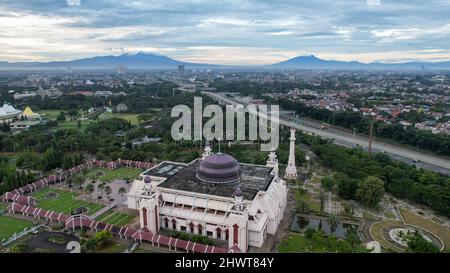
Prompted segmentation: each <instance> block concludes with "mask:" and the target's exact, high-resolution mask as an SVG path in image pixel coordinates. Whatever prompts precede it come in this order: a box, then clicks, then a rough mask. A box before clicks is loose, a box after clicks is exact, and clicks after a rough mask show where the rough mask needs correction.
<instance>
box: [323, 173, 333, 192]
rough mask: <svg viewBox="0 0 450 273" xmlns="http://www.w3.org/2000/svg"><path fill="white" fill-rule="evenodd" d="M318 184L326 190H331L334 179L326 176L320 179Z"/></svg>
mask: <svg viewBox="0 0 450 273" xmlns="http://www.w3.org/2000/svg"><path fill="white" fill-rule="evenodd" d="M320 184H321V185H322V188H323V189H325V190H326V191H331V190H332V189H333V187H334V179H333V178H332V177H329V176H326V177H324V178H322V179H321V180H320Z"/></svg>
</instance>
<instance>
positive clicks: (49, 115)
mask: <svg viewBox="0 0 450 273" xmlns="http://www.w3.org/2000/svg"><path fill="white" fill-rule="evenodd" d="M60 112H61V111H60V110H42V111H39V112H38V113H39V114H41V116H42V117H43V118H46V119H49V120H56V118H57V117H58V115H59V113H60ZM92 122H93V121H91V120H83V121H81V129H84V128H86V126H87V125H89V124H91V123H92ZM57 128H58V129H62V130H64V129H78V121H77V120H73V121H71V120H69V118H68V117H67V115H66V121H64V122H58V127H57Z"/></svg>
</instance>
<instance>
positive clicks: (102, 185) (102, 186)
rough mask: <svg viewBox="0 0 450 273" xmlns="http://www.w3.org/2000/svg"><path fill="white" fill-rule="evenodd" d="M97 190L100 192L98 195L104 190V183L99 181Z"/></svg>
mask: <svg viewBox="0 0 450 273" xmlns="http://www.w3.org/2000/svg"><path fill="white" fill-rule="evenodd" d="M97 189H98V191H99V192H100V195H103V191H104V190H105V183H100V184H99V185H98V186H97Z"/></svg>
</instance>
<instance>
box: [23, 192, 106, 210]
mask: <svg viewBox="0 0 450 273" xmlns="http://www.w3.org/2000/svg"><path fill="white" fill-rule="evenodd" d="M50 192H54V193H56V194H57V195H58V196H57V197H55V198H52V199H48V198H47V194H48V193H50ZM31 196H33V197H35V198H36V200H37V202H38V207H39V208H43V209H45V210H52V211H56V212H62V213H65V214H70V212H71V211H72V210H74V209H77V208H79V207H86V208H87V209H88V211H87V212H86V214H88V215H91V214H94V213H95V212H97V211H99V210H100V209H101V208H103V205H99V204H94V203H89V202H87V201H82V200H76V199H75V198H76V197H77V196H78V194H77V193H74V192H68V191H61V190H57V189H52V188H46V189H43V190H39V191H37V192H33V193H32V194H31Z"/></svg>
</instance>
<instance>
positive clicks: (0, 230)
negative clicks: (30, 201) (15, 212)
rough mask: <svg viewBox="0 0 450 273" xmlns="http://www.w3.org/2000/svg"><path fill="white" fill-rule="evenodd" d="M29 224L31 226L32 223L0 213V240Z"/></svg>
mask: <svg viewBox="0 0 450 273" xmlns="http://www.w3.org/2000/svg"><path fill="white" fill-rule="evenodd" d="M31 226H33V223H31V222H29V221H25V220H19V219H15V218H12V217H8V216H2V215H0V241H1V240H3V239H7V238H9V237H11V236H12V235H13V234H14V233H17V232H20V231H22V230H23V229H24V228H26V227H31Z"/></svg>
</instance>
